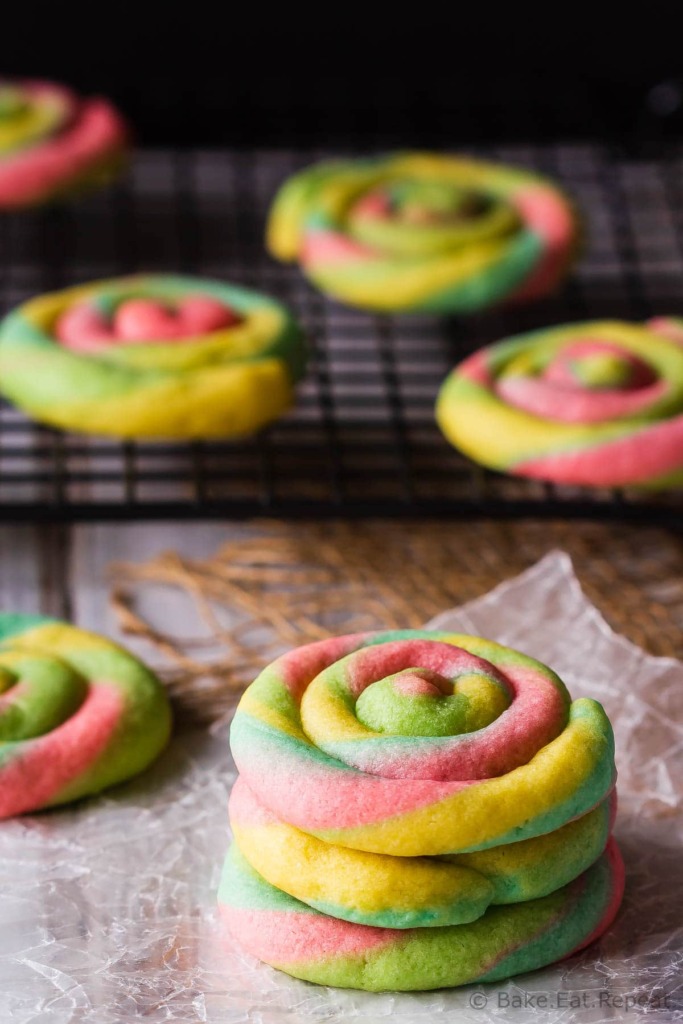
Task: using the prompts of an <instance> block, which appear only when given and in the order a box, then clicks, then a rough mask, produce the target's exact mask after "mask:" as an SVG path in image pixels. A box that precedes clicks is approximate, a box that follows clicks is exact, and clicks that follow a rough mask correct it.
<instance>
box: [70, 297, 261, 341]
mask: <svg viewBox="0 0 683 1024" xmlns="http://www.w3.org/2000/svg"><path fill="white" fill-rule="evenodd" d="M239 323H241V317H240V316H238V314H237V313H236V312H235V310H233V309H231V308H229V307H228V306H225V305H224V304H223V303H222V302H218V300H216V299H213V298H211V297H210V296H205V295H195V296H189V297H186V298H182V299H180V300H179V301H178V302H177V303H176V304H175V305H174V306H171V305H169V304H167V303H162V302H159V301H157V300H155V299H143V298H139V299H134V298H133V299H128V300H126V301H124V302H122V303H121V304H120V305H119V306H118V307H117V308H116V309H115V311H114V314H113V316H111V317H109V316H107V314H106V313H105V311H103V310H102V309H100V308H98V306H97V305H96V304H95V303H92V302H80V303H77V304H75V305H74V306H71V307H70V308H69V309H67V310H66V312H64V313H62V315H61V316H60V317H59V319H58V321H57V323H56V325H55V336H56V338H57V339H58V340H59V341H61V343H62V344H63V345H65V346H66V347H67V348H71V349H73V350H74V351H76V352H97V351H99V350H101V349H104V348H108V347H109V346H110V345H114V344H123V345H134V344H148V343H154V342H158V343H167V342H171V341H186V340H187V339H188V338H203V337H204V336H205V335H207V334H210V333H211V332H213V331H220V330H225V329H226V328H228V327H235V326H236V325H237V324H239Z"/></svg>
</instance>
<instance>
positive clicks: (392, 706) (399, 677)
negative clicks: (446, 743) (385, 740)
mask: <svg viewBox="0 0 683 1024" xmlns="http://www.w3.org/2000/svg"><path fill="white" fill-rule="evenodd" d="M508 705H509V698H508V695H507V694H506V693H505V691H504V690H503V689H502V688H501V686H500V685H499V683H497V682H496V681H495V680H493V679H490V678H488V677H487V676H484V675H481V674H480V673H476V672H466V673H464V674H463V675H461V676H459V677H458V678H457V679H456V680H455V681H451V680H449V679H444V678H443V676H440V675H439V674H438V673H436V672H432V671H430V670H429V669H421V668H409V669H405V670H404V671H402V672H397V673H396V674H395V675H393V676H388V677H387V678H386V679H381V680H379V681H378V682H376V683H372V684H371V685H370V686H368V687H367V689H365V690H363V692H362V693H361V695H360V697H359V698H358V700H357V702H356V717H357V718H358V721H359V722H362V723H363V725H365V726H367V727H368V729H372V730H373V732H378V733H387V734H390V735H397V736H457V735H461V734H464V733H469V732H474V731H476V730H477V729H483V728H485V727H486V726H487V725H490V724H491V722H493V721H495V719H496V718H497V717H498V715H500V714H501V713H502V712H503V711H504V710H505V709H506V707H508Z"/></svg>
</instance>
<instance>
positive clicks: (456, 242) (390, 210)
mask: <svg viewBox="0 0 683 1024" xmlns="http://www.w3.org/2000/svg"><path fill="white" fill-rule="evenodd" d="M518 224H519V219H518V216H517V213H516V212H515V210H514V209H513V208H512V207H511V206H510V205H508V204H507V203H505V202H504V201H502V200H501V199H499V198H498V197H496V196H494V195H492V194H488V193H486V192H483V191H478V190H476V189H472V188H466V187H462V186H459V185H456V184H454V183H452V182H439V181H430V180H417V179H415V180H398V181H392V182H388V183H387V184H385V185H382V186H380V187H377V188H373V189H371V190H369V191H368V192H366V193H365V194H364V195H362V196H361V197H360V198H358V199H356V200H355V202H353V203H352V205H351V208H350V210H349V214H348V227H349V234H350V235H351V236H352V237H353V238H355V239H357V240H358V241H360V242H363V243H365V244H367V245H371V246H373V247H374V248H378V249H383V250H386V251H387V252H388V253H394V254H395V255H397V256H401V255H403V256H406V257H408V256H418V255H422V256H427V255H429V254H430V253H432V254H435V255H436V254H438V253H442V252H447V251H450V250H453V249H454V248H455V249H457V248H459V247H460V246H465V245H470V244H472V242H477V241H485V240H487V239H489V238H495V237H498V236H504V235H506V234H508V233H509V232H511V231H513V230H515V228H516V227H518Z"/></svg>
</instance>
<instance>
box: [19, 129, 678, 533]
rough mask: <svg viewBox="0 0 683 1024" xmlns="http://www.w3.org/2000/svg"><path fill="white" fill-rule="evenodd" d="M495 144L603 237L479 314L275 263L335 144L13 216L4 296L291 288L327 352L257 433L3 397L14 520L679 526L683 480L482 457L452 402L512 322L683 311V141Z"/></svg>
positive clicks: (198, 161)
mask: <svg viewBox="0 0 683 1024" xmlns="http://www.w3.org/2000/svg"><path fill="white" fill-rule="evenodd" d="M481 152H482V155H485V156H488V157H493V158H496V159H501V160H505V161H508V162H511V163H516V164H520V165H524V166H530V167H536V168H539V169H540V170H542V171H544V172H545V173H548V174H550V175H552V176H553V177H555V178H557V179H559V180H560V181H561V182H563V183H564V185H565V186H566V188H567V189H568V190H569V191H570V192H571V193H572V194H573V196H574V197H575V199H576V201H577V203H578V204H579V206H580V207H581V209H582V210H583V212H584V215H585V217H586V221H587V223H588V225H589V235H588V240H587V245H586V251H585V254H584V257H583V259H582V262H581V264H580V266H579V267H578V269H577V272H576V273H575V275H574V277H573V278H572V280H571V281H570V282H569V284H568V285H567V287H566V288H565V289H564V290H563V291H562V293H561V294H558V295H557V296H556V297H553V298H551V299H548V300H546V301H544V302H541V303H538V304H536V305H534V306H530V307H528V308H522V309H517V310H505V311H496V312H493V313H490V314H486V315H482V316H478V317H475V318H473V319H469V320H467V321H464V320H462V321H461V320H457V321H456V320H446V319H439V318H434V317H423V316H407V317H400V318H392V317H377V316H372V315H367V314H363V313H360V312H357V311H353V310H348V309H345V308H343V307H342V306H340V305H338V304H336V303H334V302H331V301H328V300H327V299H325V298H324V297H323V296H321V295H319V294H318V293H317V292H315V291H314V290H313V289H312V288H310V287H309V286H308V285H307V284H306V283H305V282H304V281H303V279H302V277H301V276H300V274H299V273H298V271H297V270H296V269H295V268H291V267H282V266H280V265H278V264H276V263H275V262H274V261H272V260H270V259H269V258H268V256H267V255H266V254H265V252H264V249H263V243H262V239H263V227H264V220H265V213H266V210H267V208H268V204H269V201H270V199H271V197H272V195H273V194H274V192H275V189H276V187H277V185H278V184H279V183H280V182H281V181H282V180H283V179H284V178H285V177H286V176H287V175H288V174H289V173H290V172H291V171H293V170H294V169H296V168H297V167H299V166H303V165H305V164H306V163H308V162H309V161H311V160H313V159H318V158H320V157H321V156H323V155H324V154H321V153H318V152H315V153H314V152H307V153H297V154H296V155H295V154H292V153H283V152H280V151H278V152H242V153H227V152H217V151H206V152H204V151H193V152H176V151H165V150H164V151H146V152H144V151H143V152H142V153H141V154H139V156H138V158H137V160H136V163H135V166H134V168H133V170H132V173H131V175H130V176H129V177H128V179H127V180H126V181H124V182H123V183H122V184H121V185H119V186H118V187H116V188H115V189H113V190H111V191H109V192H106V193H101V194H99V195H94V196H91V197H87V198H85V199H83V200H81V201H80V202H78V203H74V204H73V205H69V206H65V207H61V208H55V209H52V210H48V211H38V212H35V213H29V214H22V215H11V216H6V217H5V218H4V219H3V220H2V221H0V303H1V305H2V308H3V309H10V308H11V307H12V306H14V305H15V304H17V303H19V302H21V301H23V300H24V299H26V298H28V297H30V296H31V295H34V294H36V293H39V292H42V291H46V290H51V289H55V288H59V287H62V286H65V285H68V284H73V283H78V282H80V281H83V280H90V279H95V278H99V277H107V276H110V275H116V274H121V273H130V272H132V271H136V270H149V271H166V270H180V271H183V272H186V273H196V274H200V275H205V276H215V277H219V278H225V279H228V280H233V281H236V282H241V283H244V284H246V285H250V286H252V287H256V288H261V289H264V290H266V291H268V292H270V293H272V294H273V295H275V296H277V297H279V298H280V299H282V300H283V301H285V302H286V303H288V304H289V305H290V306H292V307H293V308H294V310H295V311H296V313H297V315H298V316H299V318H300V319H301V321H302V322H303V324H304V326H305V328H306V330H307V332H308V335H309V337H310V339H311V344H312V347H313V357H312V360H311V367H310V371H309V374H308V377H307V379H306V381H305V382H304V383H303V385H302V386H301V388H300V392H299V400H298V403H297V406H296V408H295V409H294V410H293V411H292V412H291V413H290V414H289V415H288V416H287V417H285V418H284V419H282V420H281V421H280V422H278V423H276V424H275V425H274V426H273V427H271V428H270V429H268V430H267V431H264V432H263V433H261V434H260V435H259V436H257V437H255V438H253V439H250V440H247V441H240V442H234V443H233V442H221V443H194V444H150V443H119V442H116V441H107V440H98V439H90V438H84V437H81V436H79V435H76V434H73V435H72V434H64V433H60V432H58V431H53V430H50V429H48V428H45V427H41V426H38V425H35V424H33V423H31V422H30V421H28V420H27V419H26V418H25V417H24V416H22V415H21V414H20V413H19V412H17V411H16V410H14V409H12V408H10V407H9V406H6V405H2V406H1V407H0V518H3V519H30V520H48V519H54V520H71V519H87V518H92V519H96V518H100V519H104V518H108V519H125V518H139V519H142V518H153V517H162V516H178V517H184V516H187V517H195V518H202V517H206V518H209V517H223V516H234V517H240V516H247V515H254V514H272V515H280V516H289V517H294V516H325V515H337V514H338V515H348V516H352V515H356V516H372V515H378V516H379V515H390V516H396V515H435V516H436V515H439V516H473V515H474V516H476V515H482V516H483V515H486V516H501V517H502V516H522V515H538V516H562V517H594V518H615V519H641V520H644V521H647V522H661V523H668V524H672V525H678V524H679V522H680V519H681V515H680V513H681V496H682V495H681V492H680V491H679V492H668V493H665V494H660V495H647V494H645V495H643V494H638V493H637V492H631V491H629V490H626V491H619V492H615V491H607V490H605V491H596V490H593V491H589V490H584V489H580V488H576V487H556V486H553V485H550V484H542V483H537V482H533V481H523V480H515V479H512V478H506V477H503V476H499V475H497V474H494V473H489V472H487V471H485V470H482V469H480V468H479V467H476V466H473V465H472V464H471V463H469V462H468V460H466V459H465V458H464V457H463V456H461V455H460V454H458V453H457V452H455V451H454V450H453V449H452V448H450V446H449V445H448V444H447V443H446V442H445V440H444V439H443V438H442V436H441V434H440V433H439V431H438V429H437V427H436V425H435V423H434V417H433V402H434V397H435V394H436V391H437V388H438V386H439V384H440V382H441V381H442V379H443V377H444V376H445V374H446V373H447V372H448V370H449V369H450V368H451V366H452V365H453V364H454V363H455V362H457V361H458V360H459V359H461V358H462V357H463V356H464V355H465V354H466V353H468V352H470V351H471V350H472V349H473V348H475V347H478V346H479V345H481V344H484V343H487V342H490V341H493V340H496V339H498V338H501V337H504V336H505V335H508V334H511V333H516V332H518V331H522V330H528V329H531V328H534V327H537V326H538V327H540V326H543V325H545V324H550V323H558V322H563V321H571V320H582V319H584V318H592V317H598V318H600V317H623V318H627V319H629V318H631V319H644V318H646V317H648V316H650V315H653V314H674V315H680V316H683V153H680V152H670V153H668V154H667V155H666V156H665V157H661V156H660V157H659V158H657V159H653V158H647V159H628V158H625V157H623V156H620V155H618V154H615V153H611V152H609V151H607V150H606V149H604V148H602V147H599V146H594V145H567V146H561V145H558V146H554V147H529V146H510V147H505V148H497V149H495V150H494V149H492V148H488V149H486V150H485V151H484V150H482V151H481Z"/></svg>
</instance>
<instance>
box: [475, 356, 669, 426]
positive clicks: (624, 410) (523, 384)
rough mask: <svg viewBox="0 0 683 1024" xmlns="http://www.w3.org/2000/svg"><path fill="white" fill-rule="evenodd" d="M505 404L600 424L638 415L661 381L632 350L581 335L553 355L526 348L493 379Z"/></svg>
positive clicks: (566, 419) (561, 419) (657, 394)
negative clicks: (536, 352)
mask: <svg viewBox="0 0 683 1024" xmlns="http://www.w3.org/2000/svg"><path fill="white" fill-rule="evenodd" d="M495 387H496V391H497V392H498V394H499V395H500V396H501V397H502V398H504V399H505V401H506V402H508V403H509V404H510V405H513V406H516V407H517V408H518V409H522V410H523V411H524V412H528V413H531V414H532V415H534V416H539V417H543V418H544V419H548V420H555V421H557V422H564V423H599V422H602V421H605V420H612V419H616V418H618V417H627V416H633V415H637V414H638V413H639V412H641V411H642V410H645V409H647V408H648V406H650V405H651V403H652V402H653V401H656V400H657V399H658V398H659V397H661V395H662V394H663V392H664V391H665V389H666V383H665V382H664V381H662V380H660V378H659V376H658V374H657V373H656V372H655V370H654V369H653V368H652V366H650V364H649V363H648V362H646V360H645V359H642V358H640V357H639V356H638V355H636V353H635V352H631V351H630V350H629V349H626V348H625V347H623V346H621V345H619V344H617V343H616V342H610V341H603V340H601V339H592V338H580V339H578V340H576V341H574V342H571V343H569V344H567V345H565V346H563V347H562V348H561V349H560V350H559V351H557V352H556V353H554V355H553V356H552V358H550V359H547V357H544V356H543V353H541V354H540V356H537V357H535V356H534V354H533V352H531V353H530V352H525V353H522V354H521V355H519V356H517V357H516V358H514V359H513V360H512V361H511V362H510V363H509V364H508V365H507V366H506V368H505V371H504V373H503V374H502V375H501V377H500V378H499V380H498V381H497V382H496V385H495Z"/></svg>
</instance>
